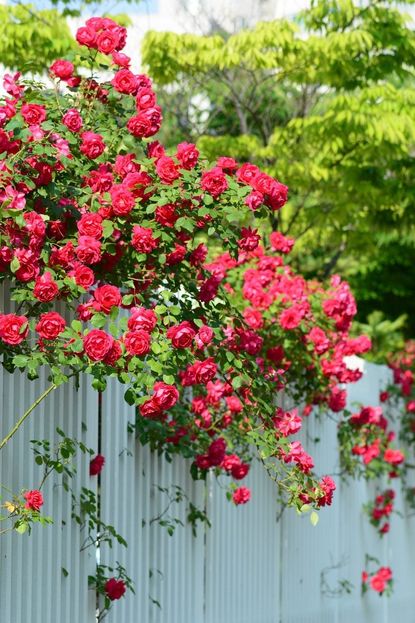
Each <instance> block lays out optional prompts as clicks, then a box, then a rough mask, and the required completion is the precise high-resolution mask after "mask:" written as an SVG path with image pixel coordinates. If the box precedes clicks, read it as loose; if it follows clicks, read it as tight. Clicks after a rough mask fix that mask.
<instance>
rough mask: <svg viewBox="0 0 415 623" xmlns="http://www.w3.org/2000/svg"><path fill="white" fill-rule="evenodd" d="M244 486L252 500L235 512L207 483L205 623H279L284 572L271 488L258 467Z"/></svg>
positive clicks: (222, 494)
mask: <svg viewBox="0 0 415 623" xmlns="http://www.w3.org/2000/svg"><path fill="white" fill-rule="evenodd" d="M243 484H244V486H245V485H246V486H248V487H249V488H250V489H251V492H252V500H251V501H250V502H249V503H248V504H247V505H243V506H235V505H234V504H232V503H230V502H229V501H228V500H227V499H226V495H225V490H224V489H223V488H221V486H220V485H219V484H218V483H216V481H212V482H211V483H210V492H209V503H208V510H209V517H210V519H211V521H212V527H211V529H210V530H208V532H207V534H206V552H205V556H206V597H205V603H206V618H205V623H231V622H232V623H277V621H279V584H280V578H281V571H282V570H281V567H280V563H279V555H280V534H279V532H280V527H279V524H278V523H277V512H278V506H277V504H276V495H275V489H274V485H273V483H272V481H271V479H270V478H269V477H268V476H267V475H266V474H265V472H264V470H263V468H262V466H261V465H260V464H259V463H258V462H255V463H253V464H252V466H251V470H250V473H249V474H248V477H247V478H246V479H244V482H243Z"/></svg>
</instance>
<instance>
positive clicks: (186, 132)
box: [143, 0, 415, 332]
mask: <svg viewBox="0 0 415 623" xmlns="http://www.w3.org/2000/svg"><path fill="white" fill-rule="evenodd" d="M411 4H414V3H413V2H407V3H406V5H407V8H409V5H411ZM401 7H402V3H400V4H399V8H398V3H396V2H394V1H393V0H389V1H388V0H372V1H370V2H365V3H358V2H353V1H352V0H343V1H341V2H339V1H338V0H314V1H312V2H311V6H310V8H309V9H308V10H306V11H304V12H303V13H302V14H301V15H300V16H299V17H298V19H297V20H295V21H293V20H276V21H273V22H264V23H259V24H257V25H256V26H255V27H254V28H253V29H251V30H246V31H241V32H239V33H236V34H234V35H228V34H227V33H225V32H219V33H215V34H210V35H206V36H198V35H190V34H185V35H177V34H173V33H156V32H150V33H148V34H147V36H146V38H145V41H144V46H143V59H144V62H145V64H146V66H147V67H148V70H149V73H150V75H151V76H152V77H153V78H154V79H155V81H156V83H157V84H158V89H159V92H160V97H161V98H162V99H163V98H168V99H169V101H172V102H174V106H173V107H172V109H171V110H173V112H170V115H169V118H168V119H167V123H165V131H164V132H165V133H164V137H163V138H164V140H165V142H167V143H169V142H170V141H171V140H178V139H180V138H181V139H185V140H197V141H198V143H199V144H200V146H201V147H202V148H203V150H204V152H205V153H206V152H207V153H209V155H210V157H211V158H212V160H213V159H215V157H216V156H217V155H218V154H219V153H224V151H226V152H228V153H229V155H233V156H234V157H236V158H238V159H239V160H241V161H244V160H248V159H250V158H255V160H256V161H259V162H261V163H262V165H263V166H266V167H267V169H268V171H269V172H270V173H271V174H273V175H276V176H279V177H280V178H281V179H283V180H284V181H285V182H287V183H288V185H289V187H290V204H289V208H288V209H287V210H286V211H285V212H284V214H283V215H280V217H279V222H278V227H279V229H280V230H281V231H282V232H283V233H284V234H290V235H294V236H295V237H296V238H297V240H298V242H297V244H296V248H295V251H294V255H293V257H294V261H295V262H296V263H297V264H300V265H301V267H302V270H303V271H304V270H305V271H306V272H307V273H308V274H309V275H317V276H319V277H325V276H328V275H329V274H331V273H333V272H340V273H342V275H343V276H346V277H347V278H348V279H349V280H350V281H351V283H352V286H353V288H354V290H355V293H356V295H357V298H358V300H359V303H360V309H361V310H362V312H361V318H363V317H364V316H365V315H366V314H367V313H369V312H370V311H372V310H373V309H381V310H383V311H384V312H385V313H386V315H387V316H388V317H390V318H393V317H396V316H397V315H398V314H400V313H402V312H403V311H404V312H407V313H408V315H409V318H411V317H413V315H414V314H413V313H412V312H413V311H415V309H414V303H413V296H412V284H413V282H414V277H415V274H414V269H413V266H414V262H413V261H412V260H413V258H414V255H415V242H414V229H413V227H414V176H415V172H414V159H413V148H414V138H415V112H414V110H415V109H414V102H415V90H414V87H413V84H414V83H413V79H414V66H415V34H414V32H413V31H412V29H411V26H410V23H409V17H408V16H407V15H406V14H405V13H404V12H402V8H401ZM276 224H277V223H273V224H272V225H273V226H275V225H276ZM311 243H312V244H311ZM408 331H409V332H411V331H412V332H413V328H412V329H411V327H409V329H408Z"/></svg>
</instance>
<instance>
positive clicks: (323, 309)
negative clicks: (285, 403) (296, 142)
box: [0, 18, 370, 507]
mask: <svg viewBox="0 0 415 623" xmlns="http://www.w3.org/2000/svg"><path fill="white" fill-rule="evenodd" d="M125 35H126V33H125V29H124V28H122V27H120V26H119V25H118V24H116V23H115V22H113V21H112V20H110V19H108V18H91V19H89V20H88V21H87V22H86V25H85V26H84V27H82V28H80V29H79V30H78V32H77V40H78V42H79V43H80V44H81V46H82V48H83V50H86V52H85V54H86V57H84V61H87V63H83V66H82V65H81V64H79V67H78V68H76V67H75V64H74V63H72V62H70V61H67V60H64V59H60V60H58V61H56V62H55V63H53V65H52V66H51V68H50V72H51V76H52V77H54V78H55V79H56V81H57V83H56V93H55V94H54V97H53V98H51V97H49V96H48V93H47V91H46V90H41V89H39V88H38V87H36V86H35V85H33V86H30V88H27V85H26V84H25V83H23V81H22V80H21V78H20V76H19V74H16V75H15V76H10V75H6V77H5V80H4V87H5V90H6V92H7V94H8V95H7V97H6V98H5V100H4V102H3V105H1V106H0V153H2V154H3V156H4V157H3V159H2V161H1V163H0V201H1V203H2V218H1V222H0V237H1V239H0V276H1V277H2V278H3V279H4V280H9V281H10V282H11V285H12V300H14V301H16V302H18V303H19V309H20V311H19V313H17V312H16V313H8V314H1V315H0V340H1V343H0V350H1V351H2V352H3V353H4V355H5V361H7V365H8V368H9V369H10V368H11V367H12V366H13V365H14V366H19V367H21V368H24V369H27V370H28V373H29V374H30V375H31V376H32V377H34V376H35V375H36V372H37V368H38V367H39V366H40V365H45V364H47V365H49V366H50V368H51V370H52V376H53V378H54V380H55V381H56V382H61V381H62V380H65V376H64V373H63V369H64V367H65V366H66V369H67V368H68V367H69V369H72V370H73V371H74V372H76V373H78V372H82V371H83V372H87V373H90V374H92V376H93V377H94V386H95V387H97V388H98V389H103V388H104V387H105V380H106V378H107V377H108V376H111V375H112V376H116V377H118V378H119V379H120V381H121V382H123V383H125V384H127V385H128V387H129V389H128V390H127V392H126V399H127V398H128V401H129V402H131V404H136V405H137V407H138V409H137V410H138V414H139V415H138V423H137V426H138V430H139V433H140V435H141V438H142V439H143V440H145V441H151V442H152V443H153V444H154V445H156V446H158V447H160V446H161V447H163V448H165V447H166V445H167V446H168V447H169V448H173V451H177V452H182V453H183V454H184V455H185V456H187V457H189V456H192V457H193V458H194V469H195V470H199V472H201V473H202V475H203V473H205V472H206V470H208V469H217V470H222V471H224V472H225V473H227V474H229V475H231V476H232V477H233V478H234V479H235V480H236V481H239V480H240V479H242V478H243V477H244V476H245V475H246V474H247V472H248V463H247V460H248V458H249V446H250V445H251V446H252V444H254V445H255V444H256V442H257V441H258V438H259V437H261V436H263V437H264V438H266V439H267V443H269V444H270V447H271V451H270V452H269V456H270V457H273V459H277V460H279V463H280V466H281V469H282V470H284V473H285V474H287V473H289V474H290V476H291V478H292V479H293V480H294V482H295V486H294V487H291V491H292V492H294V493H292V499H291V501H292V503H294V504H296V505H297V507H301V506H302V505H303V504H305V503H306V502H307V503H308V502H312V503H314V504H315V506H316V507H319V506H322V505H325V504H329V503H330V502H331V498H332V494H333V490H334V483H333V482H332V480H331V479H330V478H328V477H326V478H323V479H322V480H320V481H319V480H318V479H317V478H314V477H313V476H312V474H311V469H312V467H313V461H312V458H311V457H310V456H309V455H308V454H307V453H306V451H305V450H304V448H303V447H302V446H301V444H300V442H299V441H288V440H287V439H286V437H287V436H289V435H292V434H295V433H296V432H297V431H298V430H299V428H300V425H301V416H300V415H299V414H298V413H297V412H296V411H288V412H283V411H281V410H277V411H275V406H273V404H274V397H275V394H276V393H277V392H278V391H280V390H282V389H284V390H286V391H287V392H290V391H291V392H293V393H294V395H295V399H296V400H298V401H301V402H304V401H305V402H307V406H306V408H305V409H304V411H303V413H302V415H303V416H304V415H308V414H309V413H310V411H311V408H312V405H313V404H322V403H327V404H329V406H330V408H332V409H333V410H335V411H338V410H340V409H342V408H343V407H344V404H345V398H346V393H345V390H344V389H342V388H340V387H339V383H342V384H343V383H347V382H352V381H355V380H357V378H358V377H359V373H358V372H357V371H356V370H351V369H349V368H348V366H347V363H346V360H345V357H347V356H349V355H353V354H360V353H362V352H365V351H366V350H367V349H368V348H369V346H370V343H369V340H367V338H364V337H361V338H356V339H351V338H350V337H349V334H348V332H349V329H350V324H351V321H352V319H353V316H354V315H355V313H356V306H355V302H354V299H353V296H352V295H351V293H350V290H349V287H348V285H347V284H346V283H344V282H342V281H341V280H340V279H339V278H337V277H336V278H334V279H333V280H332V282H331V285H330V287H329V288H328V289H327V290H325V289H324V288H323V287H322V286H321V285H320V284H318V283H315V282H307V281H306V280H305V279H304V278H303V277H301V276H300V275H298V274H296V273H295V272H294V271H293V270H292V269H291V268H290V267H289V265H288V264H286V263H285V261H284V259H283V256H284V254H287V253H289V252H290V250H291V249H292V246H293V244H294V241H293V240H292V239H290V238H286V237H284V236H283V235H282V234H281V233H279V232H272V233H271V234H270V236H269V247H270V250H269V251H267V250H266V248H265V246H263V245H265V243H266V242H267V241H266V240H263V239H262V237H261V235H260V234H259V233H258V231H257V230H256V229H254V228H251V227H247V226H241V225H240V224H239V223H240V222H241V221H242V222H244V225H245V224H246V220H247V217H248V216H250V217H251V218H252V220H256V218H257V216H259V218H266V217H267V216H268V215H269V213H270V212H272V211H275V210H279V209H280V208H281V207H282V206H283V205H284V203H285V202H286V200H287V187H286V186H285V185H284V184H282V183H281V182H279V181H277V180H275V179H273V178H272V177H270V176H269V175H267V174H266V173H264V172H262V171H261V170H260V169H259V168H258V167H256V166H254V165H252V164H247V163H245V164H242V165H239V164H238V163H237V162H236V161H235V160H234V159H233V158H228V157H221V158H218V160H217V162H216V164H215V166H213V167H210V168H209V167H207V166H206V164H205V163H204V161H203V160H202V159H201V157H200V154H199V151H198V150H197V148H196V146H195V145H193V144H189V143H181V144H180V145H178V147H177V149H176V150H175V153H174V155H168V154H167V153H166V150H165V149H164V147H163V146H162V145H160V143H158V142H157V141H156V142H152V143H151V142H149V141H147V138H149V137H150V136H152V135H153V134H155V133H156V132H157V131H158V129H159V127H160V124H161V120H162V114H161V110H160V108H159V107H158V106H157V103H156V96H155V93H154V91H153V89H152V87H151V81H150V79H149V78H148V77H147V76H144V75H136V74H134V73H133V72H131V71H130V69H129V66H130V59H129V58H128V57H127V56H126V55H125V54H123V53H122V52H121V50H122V49H123V47H124V45H125ZM97 53H100V54H103V55H105V57H106V59H107V61H106V62H107V64H108V67H109V68H111V67H113V68H114V67H115V73H114V76H113V78H112V79H111V80H109V81H106V82H102V83H98V82H97V81H96V77H95V75H94V74H93V72H92V73H91V75H90V76H86V75H84V74H85V69H84V67H85V64H88V63H90V65H91V68H92V70H93V67H94V62H95V59H96V56H97ZM104 61H105V59H104ZM101 62H103V61H101V60H100V63H101ZM61 86H63V89H61V88H60V87H61ZM211 241H213V245H211V246H210V243H211ZM221 241H223V244H224V245H225V246H226V248H227V253H225V254H224V255H220V256H219V257H216V258H215V257H214V256H213V255H212V251H211V250H210V249H211V248H212V247H213V248H215V249H216V248H218V247H219V246H220V244H221ZM261 243H262V244H261ZM209 252H210V257H209V261H207V258H208V254H209ZM228 295H231V296H228ZM56 302H62V303H64V304H65V306H66V308H67V310H68V312H70V314H71V316H72V317H73V315H74V313H75V314H76V319H75V320H72V322H70V321H66V320H65V318H64V316H63V315H61V314H59V313H58V312H57V311H55V310H54V306H55V304H56ZM189 386H192V387H194V393H193V396H192V397H189V394H188V392H187V391H186V390H185V388H186V387H189ZM230 448H232V451H231V450H230ZM94 461H95V462H93V464H91V473H98V471H99V470H100V469H101V468H102V464H100V463H99V461H97V460H95V459H94ZM97 470H98V471H97ZM233 497H234V501H235V503H243V502H246V501H247V500H248V499H249V495H248V493H247V490H246V488H244V487H240V488H239V489H237V490H236V491H235V492H234V496H233Z"/></svg>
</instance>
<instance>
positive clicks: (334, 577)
mask: <svg viewBox="0 0 415 623" xmlns="http://www.w3.org/2000/svg"><path fill="white" fill-rule="evenodd" d="M387 378H388V371H387V369H386V368H383V367H378V366H374V365H367V366H366V370H365V375H364V377H363V379H362V380H361V381H360V382H359V383H357V384H356V385H355V386H354V388H353V389H352V390H351V391H350V390H349V391H350V401H351V402H353V401H359V402H362V403H365V404H371V405H376V404H378V395H379V389H380V387H383V386H384V385H385V384H386V380H387ZM0 382H1V389H2V396H3V399H2V400H3V409H2V416H1V422H0V429H1V431H0V432H1V435H2V437H3V436H4V435H5V434H6V433H7V432H8V430H9V429H10V428H11V426H12V425H13V423H14V422H15V421H16V418H17V417H18V416H20V415H21V414H22V413H23V412H24V409H25V407H26V408H27V407H28V406H29V405H30V404H31V403H32V402H33V401H34V399H35V397H36V396H37V395H39V394H40V393H41V392H42V389H43V388H44V387H46V380H45V378H43V377H42V378H41V379H39V380H38V381H35V382H32V383H30V382H28V381H26V380H24V377H23V375H22V376H19V374H18V373H16V374H15V375H14V376H10V375H8V374H7V373H3V374H2V375H1V377H0ZM122 394H123V388H122V387H121V386H119V385H118V384H117V383H116V382H114V383H111V384H110V386H109V388H108V390H107V391H106V392H105V393H104V396H103V400H102V418H101V421H102V425H101V433H100V434H99V430H98V428H99V427H98V419H99V418H98V396H97V394H96V392H94V391H93V390H91V389H90V387H89V385H88V384H87V382H83V383H82V385H81V387H80V389H79V391H75V389H74V388H73V387H72V386H70V385H68V386H66V387H62V388H59V389H58V390H56V391H55V392H53V393H52V394H51V395H50V396H49V397H48V398H47V399H46V401H45V402H44V403H43V404H42V405H41V406H40V407H39V408H38V409H37V410H36V411H35V412H34V413H33V414H32V416H31V418H29V419H28V420H27V421H26V422H25V424H24V425H23V427H22V428H21V429H20V430H19V432H18V433H17V435H16V436H15V437H14V438H13V440H12V441H11V442H10V443H9V444H8V445H7V446H6V447H5V448H3V450H2V451H1V452H0V482H1V483H2V484H3V485H6V486H7V487H9V488H10V489H11V490H12V491H18V490H20V489H21V488H23V487H24V488H35V487H36V486H38V484H39V481H40V479H41V468H40V467H39V466H37V465H35V462H34V460H33V459H34V457H33V455H32V453H31V451H30V450H29V448H30V440H31V439H34V438H37V439H50V440H53V439H56V433H55V430H56V427H57V426H59V427H60V428H61V429H63V430H64V431H65V433H67V435H68V436H73V437H77V438H78V439H82V440H83V441H84V442H85V444H86V445H87V446H88V447H92V448H94V449H98V447H100V450H101V453H102V454H104V455H105V457H106V464H105V468H104V470H103V472H102V475H101V517H102V519H103V521H105V522H107V523H109V524H111V525H113V526H114V527H115V528H116V530H117V531H118V532H119V533H120V534H121V535H122V536H123V537H124V538H125V539H126V540H127V542H128V548H127V549H126V548H124V547H122V546H120V545H117V544H116V545H115V546H114V548H113V549H110V548H109V547H108V546H106V545H104V546H103V547H102V548H101V552H100V558H101V563H103V564H108V565H111V564H113V563H115V562H116V561H118V562H119V563H121V564H122V565H124V566H125V567H126V569H127V570H128V573H129V575H130V576H131V577H132V579H133V581H134V584H135V591H136V592H135V595H133V594H131V593H130V594H127V596H126V597H124V598H123V599H122V600H120V601H119V602H115V603H114V607H113V609H112V611H111V612H110V614H109V615H108V617H107V618H106V619H105V621H106V622H107V623H351V622H353V623H375V622H376V623H388V622H390V621H392V620H393V618H396V617H397V616H399V615H401V616H402V617H405V621H408V622H410V621H412V620H413V618H414V615H413V614H412V612H413V610H414V605H415V598H414V597H413V594H414V591H413V578H414V575H415V563H414V551H415V532H414V528H415V521H414V519H413V518H407V517H405V516H404V517H399V516H397V515H394V516H393V518H392V522H391V524H392V525H391V533H390V535H387V536H386V537H384V539H383V540H382V541H381V540H380V539H379V537H378V536H377V535H376V532H375V529H374V528H373V527H372V526H370V525H369V522H368V519H367V517H365V516H364V515H363V513H362V509H361V507H362V503H363V502H366V501H367V500H368V498H370V496H372V495H373V492H374V486H373V484H367V483H365V482H353V483H351V485H345V484H344V483H342V482H341V481H340V479H339V478H338V479H337V482H338V490H337V491H336V495H335V501H334V503H333V506H332V507H331V508H328V509H323V510H322V511H321V513H320V522H319V523H318V525H317V526H316V527H314V528H313V527H312V526H311V524H310V523H309V520H308V518H306V517H303V518H299V517H297V516H296V514H295V513H294V511H291V510H287V511H285V512H284V513H283V515H282V517H281V518H280V519H279V521H277V517H278V515H279V511H280V509H279V508H278V505H277V503H276V502H275V494H274V488H273V483H272V482H271V480H269V479H268V477H267V476H266V474H265V473H264V472H263V470H262V469H261V467H260V466H259V465H254V466H253V468H252V469H251V472H250V474H249V476H248V478H247V479H246V484H247V485H248V486H250V487H251V488H252V501H251V502H250V503H249V504H247V505H246V506H242V507H234V506H233V505H232V504H230V503H229V502H228V501H227V500H226V498H225V492H224V491H223V490H222V489H221V488H220V487H219V486H218V485H217V484H216V483H215V482H209V483H208V484H207V485H206V486H205V485H204V484H203V483H201V482H194V481H193V480H192V479H191V478H190V475H189V470H188V465H187V464H185V462H184V461H182V460H179V459H176V460H174V461H173V463H172V464H169V463H167V462H166V461H165V459H160V458H159V457H157V456H152V455H151V453H150V452H149V450H148V448H143V447H142V446H140V445H139V444H138V443H137V442H136V440H135V437H134V434H133V433H129V432H128V428H127V424H128V421H133V419H134V412H133V409H132V408H131V407H129V406H128V405H126V404H125V403H124V402H123V398H122ZM305 428H306V430H305V431H304V433H303V436H304V440H306V444H307V448H308V450H309V451H310V452H311V453H312V454H313V456H314V458H315V462H316V469H317V470H318V472H319V473H321V474H325V473H331V474H332V473H336V472H338V452H337V441H336V424H335V422H333V421H332V420H331V419H329V418H322V419H321V420H320V421H318V420H316V419H315V418H314V416H312V417H311V418H310V419H309V421H308V422H307V424H306V427H305ZM316 438H320V439H321V440H322V441H321V442H318V441H313V440H315V439H316ZM88 463H89V459H88V458H87V457H86V456H85V455H83V454H82V453H81V454H80V457H79V461H78V465H77V470H78V474H77V477H76V478H75V479H74V486H75V495H79V493H80V487H81V486H82V484H84V485H85V486H87V487H88V488H89V489H92V490H93V489H94V487H95V486H96V480H97V479H96V478H95V479H94V478H90V477H89V475H88ZM60 482H61V479H60V477H57V478H56V479H55V480H54V481H53V480H52V479H51V480H48V481H47V482H46V485H45V489H44V496H45V506H44V510H43V512H44V514H46V515H50V516H52V517H53V519H54V524H53V526H46V527H41V526H35V527H34V529H33V531H32V534H31V535H30V536H28V535H27V534H25V535H19V534H17V533H7V534H5V535H2V536H0V561H1V568H0V572H1V577H0V580H1V581H0V623H29V622H30V623H94V621H95V605H96V604H95V594H94V592H93V591H88V584H87V578H88V574H91V573H92V574H93V573H94V569H95V563H96V560H95V558H96V553H95V550H94V548H93V547H88V548H86V549H83V551H80V550H81V549H82V544H83V543H84V539H85V534H81V533H80V529H79V526H78V525H77V524H76V523H75V522H74V521H73V520H72V519H71V501H70V496H69V495H68V494H67V492H65V491H64V490H63V489H62V486H61V485H60ZM155 485H157V486H155ZM174 485H179V486H180V487H181V488H182V489H183V491H184V492H185V493H186V495H187V496H188V497H189V499H190V500H191V501H192V502H193V503H194V504H196V505H197V506H199V507H201V508H205V509H206V511H207V514H208V516H209V518H210V520H211V522H212V527H211V528H210V529H209V528H206V529H205V527H204V526H203V525H199V528H198V532H197V536H193V534H192V530H191V527H190V526H189V525H186V506H187V504H186V501H182V502H181V503H178V504H173V505H172V508H171V516H172V517H175V518H178V519H181V520H182V522H183V524H185V525H184V526H183V527H182V526H180V525H178V526H177V528H176V530H175V532H174V534H173V536H169V535H168V533H167V530H166V528H165V527H162V526H160V525H159V523H158V522H157V521H154V518H155V517H156V516H158V515H159V514H160V513H162V512H163V510H164V509H165V507H166V500H167V495H168V491H169V490H170V491H171V487H172V486H174ZM158 487H165V489H166V491H163V490H160V489H159V488H158ZM7 495H8V494H7V491H3V501H4V500H5V499H7ZM396 507H397V508H398V509H400V510H402V511H403V510H404V503H403V501H402V500H401V498H400V496H399V495H398V498H397V502H396ZM152 519H153V521H152ZM366 552H367V553H369V554H371V555H374V556H377V557H378V558H379V559H380V562H381V564H384V565H385V564H391V566H392V567H393V570H394V574H395V577H396V582H395V592H394V595H393V597H392V598H391V599H389V600H388V599H387V598H379V597H378V596H377V595H375V594H373V593H372V594H367V595H366V596H364V597H363V598H362V597H361V596H360V574H361V571H362V569H363V567H364V559H365V553H366ZM343 580H348V581H349V582H351V583H352V584H353V585H354V590H353V591H352V593H351V594H345V593H344V592H343V593H341V594H337V593H338V589H339V587H340V585H341V582H342V581H343ZM155 602H158V604H159V605H157V604H156V603H155ZM392 617H393V618H392Z"/></svg>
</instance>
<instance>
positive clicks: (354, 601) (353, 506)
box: [337, 362, 397, 623]
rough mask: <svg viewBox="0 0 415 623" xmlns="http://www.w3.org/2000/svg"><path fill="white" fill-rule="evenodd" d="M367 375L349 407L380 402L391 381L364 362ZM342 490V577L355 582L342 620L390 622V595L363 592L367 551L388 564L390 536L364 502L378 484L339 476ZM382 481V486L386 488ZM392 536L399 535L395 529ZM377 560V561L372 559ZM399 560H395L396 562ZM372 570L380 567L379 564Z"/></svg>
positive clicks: (385, 371)
mask: <svg viewBox="0 0 415 623" xmlns="http://www.w3.org/2000/svg"><path fill="white" fill-rule="evenodd" d="M363 372H364V374H363V377H362V378H361V380H360V381H359V382H358V383H355V384H354V385H352V386H351V387H350V388H349V389H348V408H349V409H350V411H352V412H355V411H358V410H359V408H360V405H368V406H377V405H379V392H380V390H381V389H383V388H384V387H385V385H386V384H387V381H388V378H389V374H388V369H387V368H386V367H383V366H376V365H374V364H370V363H366V362H365V363H364V368H363ZM338 483H339V491H338V495H337V499H338V503H339V505H340V535H339V545H340V557H341V559H342V560H344V561H345V565H344V566H343V567H342V569H341V577H342V578H345V579H348V580H349V581H350V582H352V584H353V585H354V590H353V592H352V593H351V594H350V595H342V598H341V600H340V602H339V623H349V622H350V621H351V620H355V621H365V622H366V621H367V623H386V621H388V618H387V603H388V600H387V598H383V599H381V598H379V596H378V595H377V594H375V593H373V591H368V592H367V593H366V595H365V596H363V597H361V595H360V579H361V573H362V571H363V569H364V568H365V555H366V553H367V554H369V555H371V556H374V557H376V558H378V559H379V562H380V565H386V564H388V563H389V562H390V561H389V558H388V553H387V541H388V539H389V538H390V537H389V536H386V537H384V538H383V539H380V537H379V536H378V534H377V532H376V529H375V528H374V527H373V526H371V525H370V523H369V518H368V517H367V515H366V514H365V513H364V512H363V510H362V506H363V505H364V504H367V503H368V502H370V501H372V500H373V499H374V496H375V495H376V484H375V483H374V482H371V481H369V482H366V481H364V480H353V481H349V482H344V481H342V480H341V479H340V478H339V479H338ZM383 485H385V483H382V484H381V485H380V487H381V488H384V487H383ZM391 538H392V539H395V538H397V534H396V532H392V534H391ZM372 564H374V563H372ZM396 564H397V561H396V562H395V565H396ZM372 570H376V565H375V567H374V568H373V567H372Z"/></svg>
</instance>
